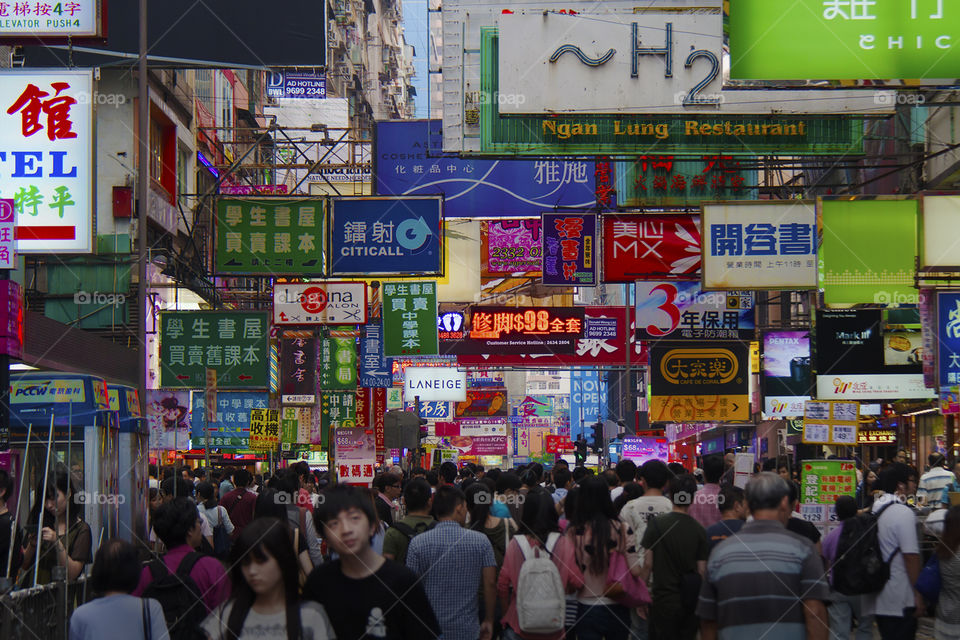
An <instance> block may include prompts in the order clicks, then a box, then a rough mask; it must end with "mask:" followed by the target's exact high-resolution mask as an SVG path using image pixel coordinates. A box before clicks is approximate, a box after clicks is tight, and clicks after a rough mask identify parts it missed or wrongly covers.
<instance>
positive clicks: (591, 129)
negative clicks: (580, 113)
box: [583, 124, 597, 136]
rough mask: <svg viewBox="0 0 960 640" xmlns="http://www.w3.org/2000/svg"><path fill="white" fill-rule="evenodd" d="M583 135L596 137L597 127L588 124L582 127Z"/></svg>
mask: <svg viewBox="0 0 960 640" xmlns="http://www.w3.org/2000/svg"><path fill="white" fill-rule="evenodd" d="M583 133H584V134H585V135H588V136H595V135H597V125H595V124H588V125H586V126H584V128H583Z"/></svg>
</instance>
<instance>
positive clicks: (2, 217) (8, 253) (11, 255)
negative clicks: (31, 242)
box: [0, 198, 17, 269]
mask: <svg viewBox="0 0 960 640" xmlns="http://www.w3.org/2000/svg"><path fill="white" fill-rule="evenodd" d="M16 224H17V221H16V204H14V201H13V198H3V199H0V269H16V268H17V245H16V242H15V241H14V227H15V226H16Z"/></svg>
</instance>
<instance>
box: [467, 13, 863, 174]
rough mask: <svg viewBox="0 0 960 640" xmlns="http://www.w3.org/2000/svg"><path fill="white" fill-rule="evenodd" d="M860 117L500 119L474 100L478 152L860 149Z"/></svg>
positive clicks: (492, 107)
mask: <svg viewBox="0 0 960 640" xmlns="http://www.w3.org/2000/svg"><path fill="white" fill-rule="evenodd" d="M481 41H482V45H481V50H482V67H483V68H482V70H481V76H480V88H481V93H483V95H485V96H496V95H498V91H499V78H498V75H497V74H498V71H497V65H498V53H497V41H498V36H497V29H496V28H495V27H484V28H482V29H481ZM863 135H864V126H863V119H862V118H856V117H850V116H815V117H811V116H771V115H764V116H759V115H747V116H704V115H689V116H688V115H648V114H643V115H638V114H573V115H570V114H562V115H554V114H551V115H547V116H509V117H501V116H500V113H499V110H498V108H497V101H496V100H483V101H482V104H481V106H480V153H481V154H516V155H538V156H539V155H544V154H559V155H577V154H588V155H597V154H599V155H605V154H611V155H616V154H627V155H636V154H637V153H639V152H642V153H653V154H670V153H686V154H719V153H723V154H726V155H748V156H750V155H752V156H755V155H758V154H772V155H784V154H804V155H841V154H862V153H863Z"/></svg>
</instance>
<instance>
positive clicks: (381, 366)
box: [357, 319, 393, 387]
mask: <svg viewBox="0 0 960 640" xmlns="http://www.w3.org/2000/svg"><path fill="white" fill-rule="evenodd" d="M391 365H392V361H391V360H390V359H389V358H387V357H386V355H384V351H383V325H382V324H380V321H379V319H378V320H377V321H376V322H371V323H369V324H367V326H366V327H365V334H364V336H363V338H361V340H360V371H359V372H358V375H357V381H358V383H359V385H360V386H361V387H389V386H392V385H393V374H392V373H391V371H390V370H391Z"/></svg>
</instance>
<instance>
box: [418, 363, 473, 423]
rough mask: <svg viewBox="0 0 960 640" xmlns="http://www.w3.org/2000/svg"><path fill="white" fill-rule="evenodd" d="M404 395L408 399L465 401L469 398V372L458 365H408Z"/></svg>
mask: <svg viewBox="0 0 960 640" xmlns="http://www.w3.org/2000/svg"><path fill="white" fill-rule="evenodd" d="M403 396H404V398H406V399H407V401H410V400H411V399H412V398H414V397H419V398H420V400H421V401H425V400H443V401H454V402H463V401H465V400H466V399H467V372H466V371H464V370H462V369H457V368H456V367H407V368H406V369H404V371H403ZM424 417H426V416H424Z"/></svg>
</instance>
